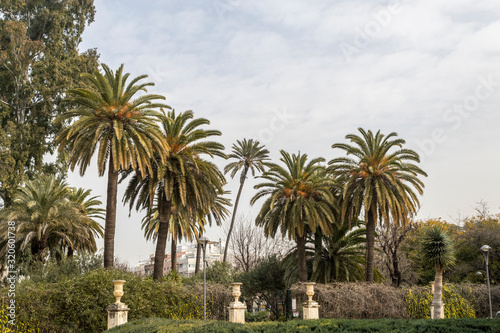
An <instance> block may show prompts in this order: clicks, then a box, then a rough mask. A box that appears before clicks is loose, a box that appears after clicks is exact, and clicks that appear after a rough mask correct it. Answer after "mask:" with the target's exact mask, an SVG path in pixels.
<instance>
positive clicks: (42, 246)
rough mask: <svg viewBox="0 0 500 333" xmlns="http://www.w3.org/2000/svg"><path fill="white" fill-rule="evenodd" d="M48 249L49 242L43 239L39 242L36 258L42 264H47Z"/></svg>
mask: <svg viewBox="0 0 500 333" xmlns="http://www.w3.org/2000/svg"><path fill="white" fill-rule="evenodd" d="M46 249H47V240H46V239H41V240H40V241H39V242H38V252H37V253H36V255H35V257H36V258H37V260H38V261H39V262H41V263H42V264H45V251H46Z"/></svg>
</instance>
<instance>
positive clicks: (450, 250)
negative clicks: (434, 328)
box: [420, 226, 455, 319]
mask: <svg viewBox="0 0 500 333" xmlns="http://www.w3.org/2000/svg"><path fill="white" fill-rule="evenodd" d="M420 245H421V252H420V253H421V255H422V260H423V262H424V263H425V264H426V265H427V266H428V267H433V268H434V269H435V270H436V277H435V280H434V300H433V302H432V304H433V305H434V314H433V318H434V319H440V318H444V307H443V303H442V301H441V300H442V296H443V272H444V270H445V269H447V268H449V267H451V266H453V265H454V264H455V249H454V246H453V242H452V240H451V238H450V236H449V235H448V233H447V232H445V231H444V229H443V228H442V227H440V226H434V227H430V228H428V229H427V230H425V232H424V235H423V236H422V240H421V242H420Z"/></svg>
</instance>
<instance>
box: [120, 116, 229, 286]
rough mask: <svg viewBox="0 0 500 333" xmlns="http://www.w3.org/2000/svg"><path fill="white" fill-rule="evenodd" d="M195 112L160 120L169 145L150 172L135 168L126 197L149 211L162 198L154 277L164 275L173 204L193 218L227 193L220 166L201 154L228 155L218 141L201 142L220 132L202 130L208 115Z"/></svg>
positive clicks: (208, 210) (206, 210)
mask: <svg viewBox="0 0 500 333" xmlns="http://www.w3.org/2000/svg"><path fill="white" fill-rule="evenodd" d="M193 117H194V115H193V112H192V111H186V112H183V113H180V114H178V115H177V114H176V113H175V111H170V112H169V113H168V117H166V118H164V119H163V120H162V129H163V132H164V133H163V136H164V137H165V141H166V143H167V145H168V146H169V147H170V150H169V151H168V154H167V156H166V158H164V159H162V158H160V156H156V157H155V158H153V160H152V162H151V165H152V166H153V168H152V171H151V172H150V173H148V174H147V175H146V176H143V175H142V174H140V173H139V172H135V173H133V174H132V178H131V179H130V181H129V184H128V187H127V190H126V192H125V196H124V201H125V202H129V203H130V209H132V207H133V206H134V203H135V207H136V209H137V210H139V209H144V208H145V209H148V210H149V211H148V214H150V213H151V209H152V207H153V202H154V199H155V198H156V200H157V202H158V220H159V226H158V237H157V242H156V251H155V263H154V270H153V279H155V280H159V279H161V278H162V276H163V264H164V257H165V248H166V243H167V237H168V234H169V227H170V221H171V215H172V208H173V207H176V208H177V211H178V212H179V213H183V214H184V213H187V212H191V216H186V218H187V219H189V220H190V221H193V220H194V218H195V217H196V212H200V211H201V212H203V215H206V214H208V213H209V212H210V208H211V207H213V206H214V205H215V200H216V198H217V197H218V196H219V195H220V194H222V193H223V189H222V186H223V185H224V184H225V178H224V175H223V174H222V173H221V172H220V171H219V169H218V168H217V166H215V165H214V164H213V163H211V162H209V161H206V160H203V159H201V157H200V156H202V155H208V156H210V157H214V156H220V157H225V155H224V153H223V149H224V146H222V145H221V144H220V143H217V142H214V141H203V140H205V139H207V138H209V137H211V136H219V135H221V133H220V132H219V131H216V130H204V129H201V128H200V126H203V125H208V124H210V122H209V121H208V120H207V119H205V118H196V119H193ZM125 176H127V174H125ZM198 214H199V213H198ZM188 215H189V214H188ZM198 216H200V215H198ZM190 217H191V218H190ZM174 258H175V256H174V255H173V254H172V259H174ZM175 267H176V263H175V260H172V268H175Z"/></svg>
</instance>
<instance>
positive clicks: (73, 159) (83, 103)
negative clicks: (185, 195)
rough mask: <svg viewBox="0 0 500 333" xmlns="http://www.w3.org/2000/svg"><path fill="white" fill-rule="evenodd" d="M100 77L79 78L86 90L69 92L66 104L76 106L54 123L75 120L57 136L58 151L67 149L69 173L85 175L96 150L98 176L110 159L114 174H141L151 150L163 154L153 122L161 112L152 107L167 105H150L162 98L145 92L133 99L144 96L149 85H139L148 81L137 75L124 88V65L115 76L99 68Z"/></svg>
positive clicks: (92, 75)
mask: <svg viewBox="0 0 500 333" xmlns="http://www.w3.org/2000/svg"><path fill="white" fill-rule="evenodd" d="M102 68H103V70H104V74H102V73H100V72H98V71H96V72H95V73H94V74H88V73H85V74H82V77H83V78H84V79H86V80H87V82H88V83H89V85H90V89H86V88H79V89H71V90H69V91H68V93H69V95H70V96H71V98H70V99H68V102H70V103H72V104H74V105H75V106H76V108H74V109H73V110H70V111H68V112H65V113H63V114H61V115H60V116H59V117H58V118H57V119H56V123H61V122H64V121H66V120H69V119H74V118H77V119H76V121H75V122H74V123H73V124H71V125H70V126H67V127H65V128H64V129H63V130H62V131H61V132H60V133H59V135H58V136H57V137H56V142H57V143H58V144H59V145H60V149H62V148H64V147H69V162H70V167H71V169H72V170H73V169H74V168H75V166H76V165H77V164H79V165H80V174H81V175H83V174H84V173H85V170H86V168H87V166H88V165H89V164H90V160H91V158H92V156H93V155H94V152H95V150H96V149H97V147H99V148H98V159H97V166H98V170H99V175H100V176H102V175H104V171H105V169H106V162H107V160H108V159H110V158H111V161H112V163H110V164H111V166H112V167H113V169H114V170H115V171H118V170H120V169H122V170H127V169H128V168H132V169H136V168H139V170H141V172H142V174H143V175H144V173H145V171H146V169H147V168H150V163H149V162H150V159H149V158H150V157H151V156H152V154H153V152H154V151H158V152H159V153H160V154H161V155H162V156H164V155H165V150H167V149H168V146H167V145H166V144H165V142H164V141H163V139H162V136H161V132H160V130H159V128H158V125H157V124H156V121H157V120H158V119H160V118H161V117H162V113H161V112H158V111H155V108H159V107H164V108H169V107H168V106H167V105H164V104H161V103H153V102H152V101H154V100H159V99H165V97H163V96H161V95H152V94H146V95H143V96H141V97H138V98H136V99H134V100H132V97H134V96H135V95H136V94H137V93H138V92H140V91H144V92H146V87H148V86H153V85H154V84H153V83H139V81H140V80H142V79H144V78H146V77H147V76H146V75H141V76H138V77H136V78H134V79H133V80H132V81H130V83H129V84H128V85H127V84H126V83H127V79H128V78H129V76H130V74H129V73H126V74H123V65H121V66H120V68H119V69H118V70H117V71H116V73H113V71H112V70H111V69H109V67H108V66H106V65H104V64H103V65H102Z"/></svg>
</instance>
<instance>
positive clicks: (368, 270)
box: [365, 207, 376, 283]
mask: <svg viewBox="0 0 500 333" xmlns="http://www.w3.org/2000/svg"><path fill="white" fill-rule="evenodd" d="M375 214H376V210H375V209H373V207H372V208H371V209H370V210H369V211H368V213H367V214H366V215H368V222H367V223H366V263H365V281H366V282H368V283H372V282H373V261H374V258H375V222H376V221H375V218H376V215H375Z"/></svg>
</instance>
